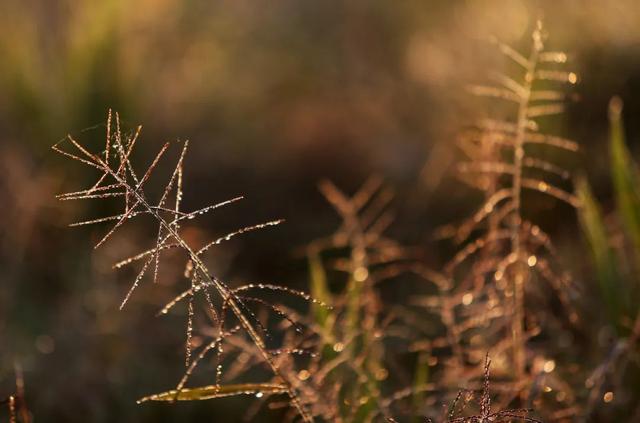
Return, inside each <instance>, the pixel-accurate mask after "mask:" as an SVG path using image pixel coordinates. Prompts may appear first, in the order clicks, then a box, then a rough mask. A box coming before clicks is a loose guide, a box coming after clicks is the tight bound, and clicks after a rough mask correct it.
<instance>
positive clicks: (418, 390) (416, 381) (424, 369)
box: [411, 351, 429, 423]
mask: <svg viewBox="0 0 640 423" xmlns="http://www.w3.org/2000/svg"><path fill="white" fill-rule="evenodd" d="M428 382H429V353H428V352H426V351H423V352H421V353H420V355H419V356H418V362H417V363H416V370H415V375H414V377H413V396H412V399H411V403H412V404H411V405H412V408H413V413H412V417H411V421H412V423H418V422H420V421H421V420H423V419H422V418H421V417H420V410H421V409H422V408H423V407H424V396H425V392H424V387H425V386H426V385H427V383H428Z"/></svg>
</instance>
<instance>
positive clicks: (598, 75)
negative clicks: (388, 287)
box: [0, 0, 640, 422]
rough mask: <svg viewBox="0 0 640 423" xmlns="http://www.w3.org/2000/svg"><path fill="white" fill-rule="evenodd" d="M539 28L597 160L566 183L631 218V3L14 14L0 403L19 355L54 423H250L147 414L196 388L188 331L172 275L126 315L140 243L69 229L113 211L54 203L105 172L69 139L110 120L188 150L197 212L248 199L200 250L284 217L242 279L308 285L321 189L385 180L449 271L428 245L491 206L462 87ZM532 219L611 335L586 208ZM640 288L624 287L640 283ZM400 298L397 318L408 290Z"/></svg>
mask: <svg viewBox="0 0 640 423" xmlns="http://www.w3.org/2000/svg"><path fill="white" fill-rule="evenodd" d="M540 12H542V14H543V15H544V18H545V21H546V26H547V28H548V31H549V33H550V35H551V36H550V39H549V42H550V44H551V46H552V47H553V48H554V49H562V50H566V51H567V52H568V53H569V57H570V65H571V66H573V68H574V69H575V71H576V72H577V73H578V74H579V75H580V79H579V83H578V84H577V86H576V87H575V89H574V96H573V97H574V100H575V101H573V102H572V103H571V104H570V106H569V109H568V113H567V114H566V115H565V116H564V117H563V118H562V119H558V120H556V121H554V125H557V128H556V130H557V131H558V132H560V133H562V134H563V135H566V136H569V137H571V138H574V139H575V140H576V141H578V142H579V143H580V144H581V145H582V146H583V151H582V153H581V155H580V160H579V161H576V160H573V161H574V163H567V166H569V167H573V168H574V169H577V170H581V171H582V172H583V173H585V175H586V177H587V178H588V180H589V182H590V184H591V190H592V195H594V196H595V197H596V198H597V202H598V203H599V204H600V205H599V207H600V210H601V212H600V214H603V215H605V216H606V215H607V214H609V213H610V212H611V211H612V210H614V209H615V208H616V207H615V204H616V200H615V198H616V197H615V194H614V190H613V187H612V184H611V180H610V175H611V173H612V172H611V170H610V162H609V154H608V151H609V143H608V142H607V140H608V137H609V135H608V134H609V128H608V122H607V104H608V102H609V99H610V98H611V97H612V96H614V95H618V96H620V97H621V98H622V100H623V101H624V103H625V108H624V112H623V115H624V117H625V124H626V125H625V126H626V128H625V130H626V143H627V145H628V148H629V151H630V153H629V154H630V155H631V156H632V157H637V149H638V145H637V144H638V134H639V133H640V123H639V122H640V121H638V120H637V119H635V116H637V115H638V113H639V112H640V95H639V93H640V25H638V22H640V4H638V2H637V1H635V0H617V1H615V2H611V1H604V0H595V1H589V2H584V1H577V0H561V1H545V0H540V1H532V2H530V1H524V0H520V1H518V0H492V1H489V0H482V1H438V0H430V1H427V0H407V1H403V2H391V1H379V0H370V1H360V0H354V1H342V2H340V1H332V0H328V1H293V0H282V1H278V2H268V3H262V2H255V1H248V0H236V1H224V0H222V1H216V2H211V1H203V0H188V1H186V0H183V1H178V0H142V1H138V2H128V1H123V0H104V1H100V2H98V1H86V0H74V1H70V0H67V1H65V0H40V1H35V0H4V1H3V2H2V3H1V4H0V63H1V66H0V93H1V95H0V170H1V175H2V177H1V178H0V205H1V207H0V216H1V217H2V218H1V219H0V267H1V268H2V272H0V388H6V389H7V390H8V389H9V386H10V385H11V384H12V383H13V376H12V369H13V362H14V360H19V361H20V362H21V363H22V365H23V367H24V369H25V378H26V384H27V391H28V400H29V404H30V407H31V409H32V411H33V412H34V414H35V415H36V416H37V417H38V416H42V417H41V420H43V421H57V420H59V421H115V420H118V421H143V420H145V421H155V422H159V421H179V420H180V419H185V418H196V417H207V416H209V417H210V416H212V415H214V414H213V413H216V414H217V415H223V414H222V413H225V414H224V415H225V416H226V417H225V421H235V420H234V419H240V418H241V416H242V413H243V409H244V404H243V400H242V399H229V400H222V401H218V402H215V403H210V402H209V403H208V402H203V403H198V404H180V405H179V406H171V405H151V406H136V404H135V399H136V398H138V397H140V396H142V395H144V394H147V393H150V392H157V391H160V390H163V389H165V388H166V387H167V386H170V385H171V384H172V383H174V382H175V381H176V379H177V378H178V377H179V375H180V373H181V364H182V359H181V356H180V351H181V348H182V342H183V337H182V329H181V328H182V326H181V325H182V320H180V319H178V318H175V319H172V318H170V317H169V318H165V319H163V320H165V321H160V320H159V319H156V318H155V317H154V314H155V311H156V308H157V305H158V304H160V303H161V302H162V299H165V298H167V297H168V296H169V294H168V293H169V292H170V291H171V284H172V283H173V281H172V280H171V275H168V276H167V277H166V278H165V279H166V280H163V281H162V283H161V284H160V287H158V288H157V289H149V287H147V289H145V291H144V295H140V296H139V298H136V300H135V301H134V303H133V304H132V306H131V307H130V309H129V310H128V311H125V312H118V311H117V306H118V304H119V302H120V301H121V298H122V295H123V293H124V292H125V291H126V289H127V280H128V279H127V278H126V277H127V276H128V275H123V274H118V273H114V272H112V271H111V269H110V264H111V263H112V261H113V259H114V258H115V257H119V256H121V255H122V254H121V252H122V251H131V250H132V249H133V246H132V244H133V243H136V241H138V244H139V243H140V242H143V240H144V239H146V238H145V237H146V234H145V233H144V231H142V230H140V231H139V233H135V232H134V236H133V239H119V240H116V241H114V242H113V243H112V244H110V246H108V247H106V249H105V250H103V251H102V252H98V253H93V252H92V251H91V245H92V244H91V242H92V240H95V239H96V237H98V236H99V235H98V234H99V232H97V231H95V230H90V229H87V230H70V229H67V228H66V227H65V226H66V224H67V223H69V222H71V221H72V220H73V219H74V217H78V216H86V215H87V214H91V213H94V214H95V215H100V214H101V213H100V212H99V211H97V210H90V209H86V208H87V207H96V206H85V205H82V204H74V205H73V206H72V205H70V204H63V205H60V204H57V203H56V202H55V201H54V198H53V196H54V194H55V193H58V192H61V191H63V189H64V188H78V187H84V186H85V185H87V183H88V181H89V180H90V178H92V177H93V176H94V175H93V174H91V173H90V171H84V170H82V171H80V170H78V169H77V168H73V169H71V168H67V166H66V164H65V163H66V162H65V161H63V160H61V159H60V158H58V157H56V156H55V155H54V154H52V153H51V151H50V149H49V147H50V146H51V145H52V144H54V143H55V142H56V141H57V140H59V139H60V138H62V137H64V136H65V134H66V133H67V132H71V133H74V134H79V136H80V137H82V138H83V139H85V140H92V142H95V144H94V145H96V146H98V145H100V142H101V140H102V139H103V130H104V126H100V125H99V124H100V123H101V122H104V120H105V118H106V112H107V109H108V108H110V107H111V108H114V109H115V110H118V111H119V112H120V113H121V115H122V116H123V118H124V120H125V123H126V124H127V125H128V126H130V127H133V126H135V125H137V124H138V123H141V124H143V125H144V129H143V140H144V142H143V143H142V144H141V148H142V149H146V150H147V153H148V155H151V154H152V153H151V151H155V150H157V148H158V146H160V145H161V143H162V142H164V141H166V140H172V139H176V138H181V139H185V138H188V139H190V140H191V141H192V155H191V156H190V157H189V158H188V162H187V172H186V192H185V194H186V202H187V206H189V205H190V206H191V207H189V208H195V207H197V206H201V205H204V204H208V203H209V202H212V201H220V200H223V199H226V198H229V197H232V196H235V195H237V194H244V195H246V197H247V199H246V200H245V201H244V202H243V204H242V205H241V206H239V207H236V208H235V209H234V210H233V211H221V212H220V213H217V214H215V215H214V216H212V217H211V218H210V219H209V220H208V221H207V223H205V224H203V226H202V228H204V229H202V230H203V231H205V230H206V231H208V232H207V233H194V234H193V236H195V237H198V236H202V237H204V236H209V235H216V234H220V233H224V232H226V231H228V230H230V229H233V228H235V227H238V226H241V225H242V224H246V223H247V222H253V221H254V220H256V219H258V220H260V219H263V218H265V219H266V218H276V217H283V218H285V219H287V224H286V225H284V226H283V227H281V228H278V229H277V230H270V231H265V232H262V233H260V234H259V235H251V236H249V237H246V238H244V239H243V240H242V241H238V242H236V243H233V244H230V247H229V248H227V249H225V250H223V251H222V252H221V254H219V255H218V257H217V259H216V263H215V266H214V268H216V269H217V270H218V271H219V272H220V273H221V274H224V275H226V276H227V277H230V278H231V279H232V280H233V279H240V280H255V279H257V278H260V279H262V280H274V281H278V282H279V283H282V284H285V285H289V286H294V287H297V288H304V289H306V288H307V281H308V275H307V264H306V262H305V260H304V259H303V258H299V257H296V255H295V254H294V250H295V249H296V247H299V246H301V245H304V244H305V243H307V242H309V241H310V240H312V239H314V238H317V237H318V236H320V235H322V234H326V233H329V232H330V231H331V229H332V228H333V227H334V226H335V224H336V218H335V216H334V215H333V213H332V212H331V210H329V209H328V207H326V206H325V205H324V203H323V200H322V197H321V196H320V194H319V193H318V191H317V189H316V184H317V181H318V180H319V179H320V178H324V177H326V178H330V179H332V180H334V181H335V182H336V183H337V184H338V185H339V186H341V187H343V188H344V189H345V190H347V191H351V192H353V191H354V190H355V189H356V188H357V187H358V186H359V185H360V184H361V183H362V181H364V180H365V179H366V177H367V176H369V175H371V174H379V175H381V176H383V177H384V178H385V179H386V180H387V181H388V183H389V184H390V185H393V186H395V187H396V189H397V192H398V199H397V201H396V206H397V209H398V219H397V222H396V224H395V225H394V227H393V230H392V232H393V233H394V236H395V237H396V238H397V239H401V240H403V241H404V242H405V243H407V244H410V245H419V246H420V247H421V248H422V249H423V254H424V257H425V261H426V262H427V264H429V265H430V266H432V267H433V268H436V269H437V268H439V267H440V266H442V263H443V262H444V261H445V260H447V259H448V258H449V257H450V256H451V252H452V250H451V247H450V246H449V247H447V246H443V245H441V244H439V243H436V242H435V241H433V240H432V234H433V230H434V228H436V227H438V226H440V225H442V224H444V223H449V222H451V221H452V220H454V219H455V218H456V217H457V216H458V217H461V216H463V215H464V214H465V213H466V212H467V211H468V210H469V207H470V205H473V204H476V203H477V197H476V195H475V194H473V193H472V192H470V191H469V190H467V189H466V188H464V187H463V186H462V185H461V184H459V183H458V182H456V181H455V180H454V178H452V177H451V175H450V172H449V169H450V165H451V164H452V163H453V162H454V160H455V158H456V150H455V147H454V139H455V134H456V133H457V131H458V130H459V129H460V128H461V127H462V126H463V125H465V124H466V123H468V122H470V121H471V120H472V119H473V118H476V117H478V116H484V115H488V114H489V111H487V110H486V109H485V108H483V107H481V106H482V103H481V102H479V101H478V100H476V99H473V98H471V96H469V95H468V93H466V91H465V85H466V84H469V83H473V82H476V81H478V80H482V78H485V77H486V73H487V72H488V69H496V68H497V69H499V68H501V66H503V65H504V63H503V60H504V59H503V58H502V57H501V56H500V55H499V54H497V53H496V52H495V51H494V49H493V48H492V47H491V46H490V44H489V43H487V39H488V37H489V36H490V35H495V36H497V37H498V38H500V39H501V40H503V41H505V42H507V43H511V44H514V45H516V46H520V45H526V43H528V42H529V40H528V39H526V34H528V33H529V31H530V28H531V25H532V23H533V21H534V20H535V19H536V18H537V17H538V16H539V14H540ZM523 43H524V44H523ZM97 124H98V126H95V125H97ZM594 201H595V200H594ZM528 210H529V211H530V213H536V214H537V215H538V216H537V221H540V222H542V225H541V226H543V227H544V228H545V229H546V230H547V232H549V233H551V235H552V237H553V236H555V240H556V243H557V244H558V246H559V249H560V251H561V258H562V260H563V263H565V264H566V267H567V269H568V270H570V271H571V272H572V273H573V274H574V277H575V278H576V279H577V280H578V282H581V285H582V286H583V288H584V296H583V298H582V300H581V301H582V303H583V304H581V306H582V307H583V308H584V310H585V313H587V315H588V316H594V317H593V318H592V317H589V318H588V319H586V320H587V321H591V322H593V323H595V322H599V323H600V322H606V321H607V320H606V317H605V316H607V313H608V311H607V307H606V306H605V305H603V304H601V297H600V295H601V294H600V291H599V289H600V288H598V286H599V285H598V284H597V280H596V279H597V277H596V276H595V275H594V274H592V269H593V268H594V267H593V265H592V264H591V260H590V259H589V258H590V257H591V256H590V255H589V254H590V253H589V250H588V249H587V248H585V246H584V245H585V244H583V243H580V242H578V240H580V239H581V237H583V236H582V235H581V234H580V229H579V226H578V223H577V219H576V215H575V212H574V211H573V210H571V209H570V208H568V207H566V206H563V205H560V204H558V203H556V202H553V201H547V200H544V199H540V198H538V197H535V201H532V202H531V204H529V206H528ZM134 231H135V229H134ZM606 254H610V253H606ZM611 254H613V253H611ZM601 272H602V271H601ZM601 272H596V273H597V274H598V275H600V276H598V277H602V276H601ZM604 272H606V270H604ZM634 274H635V272H627V274H616V275H609V276H610V277H612V278H622V277H623V278H626V280H627V282H626V283H629V284H633V283H635V282H637V277H635V276H634ZM129 276H130V275H129ZM600 286H602V285H600ZM154 288H156V287H154ZM392 288H393V290H394V292H393V293H389V295H388V297H387V298H388V300H389V301H394V299H396V298H398V292H402V291H403V290H407V288H406V287H404V286H402V285H396V286H393V287H392ZM613 289H616V288H613ZM636 290H637V289H636ZM611 295H613V296H615V295H614V294H611ZM387 298H385V299H387ZM174 320H175V321H174ZM587 323H588V322H587ZM617 324H620V322H619V321H613V322H612V323H611V324H610V326H603V327H605V328H607V327H609V328H613V327H615V326H616V325H617ZM594 327H598V328H599V327H600V326H594ZM607 330H609V332H607ZM607 330H605V329H602V330H600V332H598V336H596V337H595V339H594V340H592V341H590V340H588V341H585V340H581V339H580V338H579V337H578V338H575V337H570V338H569V342H574V343H575V345H576V346H577V345H578V344H580V343H582V344H581V345H588V346H589V347H590V348H591V349H590V350H589V353H588V354H586V355H587V356H588V357H586V358H585V360H587V361H588V360H593V361H594V362H597V360H598V357H599V356H601V355H602V354H603V351H606V350H607V348H608V347H607V342H609V341H608V339H609V338H611V334H610V332H611V331H613V329H607ZM603 331H604V332H603ZM584 333H585V334H587V333H590V332H589V328H588V327H587V328H584ZM591 333H592V334H593V333H596V332H593V331H591ZM568 336H569V335H568ZM599 347H601V348H599ZM268 416H269V414H266V415H263V417H262V418H263V419H265V421H266V419H267V418H268ZM277 416H278V415H277V414H274V418H275V419H277V418H278V417H277ZM39 420H40V419H39Z"/></svg>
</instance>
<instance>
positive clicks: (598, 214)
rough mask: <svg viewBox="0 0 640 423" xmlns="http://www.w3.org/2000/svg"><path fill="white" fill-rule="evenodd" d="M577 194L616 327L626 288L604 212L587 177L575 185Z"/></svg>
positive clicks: (604, 295) (600, 282)
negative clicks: (606, 226) (618, 269)
mask: <svg viewBox="0 0 640 423" xmlns="http://www.w3.org/2000/svg"><path fill="white" fill-rule="evenodd" d="M576 194H577V195H578V198H579V199H580V203H581V206H580V208H579V209H578V218H579V220H580V226H581V228H582V232H583V234H584V237H585V239H586V241H587V244H588V245H589V250H590V252H591V258H592V261H593V265H594V266H595V271H596V277H597V279H598V287H599V289H600V293H601V294H602V298H603V299H604V301H605V304H606V308H607V312H608V315H609V318H610V319H611V323H612V324H613V325H614V326H617V325H618V324H619V323H620V313H621V311H622V310H621V303H622V301H621V299H622V298H623V295H624V294H623V290H622V289H621V287H623V286H624V285H623V284H622V280H621V279H620V278H619V275H618V272H617V262H616V257H615V254H614V252H613V250H612V249H611V246H610V245H609V239H608V235H607V231H606V228H605V224H604V220H603V217H602V211H601V210H600V206H599V205H598V203H597V201H596V199H595V198H594V197H593V194H592V192H591V188H590V187H589V183H588V182H587V180H586V179H585V178H584V177H582V178H579V179H578V180H577V182H576Z"/></svg>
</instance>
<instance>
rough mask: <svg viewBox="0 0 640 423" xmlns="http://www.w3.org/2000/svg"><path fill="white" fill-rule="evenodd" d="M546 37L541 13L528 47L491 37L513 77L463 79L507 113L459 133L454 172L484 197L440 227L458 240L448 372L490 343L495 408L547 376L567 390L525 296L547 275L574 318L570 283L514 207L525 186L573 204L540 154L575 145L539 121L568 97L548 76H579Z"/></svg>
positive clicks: (539, 233)
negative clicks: (536, 344) (459, 155)
mask: <svg viewBox="0 0 640 423" xmlns="http://www.w3.org/2000/svg"><path fill="white" fill-rule="evenodd" d="M545 41H546V33H545V31H544V28H543V26H542V23H541V21H538V22H537V23H536V26H535V28H534V30H533V32H532V37H531V47H530V50H529V52H528V54H526V55H524V54H521V53H519V52H518V51H517V50H515V49H513V48H511V47H510V46H507V45H505V44H502V43H501V42H499V41H497V40H494V42H495V44H496V45H497V46H498V49H499V50H500V52H501V53H502V54H503V55H504V56H505V57H506V58H507V59H508V61H509V62H510V63H513V66H514V67H517V68H518V70H519V72H518V75H519V77H518V78H515V77H512V76H510V75H508V74H506V73H493V74H491V75H490V77H491V80H492V81H493V82H494V83H493V84H492V85H478V86H473V87H471V88H470V90H471V92H472V93H473V94H476V95H479V96H484V97H490V98H493V99H497V100H496V101H498V102H503V103H504V106H505V108H504V113H505V117H504V118H502V117H501V118H492V119H484V120H481V121H479V122H477V123H476V124H475V125H473V127H472V128H471V129H469V130H467V131H465V132H464V133H463V134H462V135H461V137H460V140H459V145H460V149H461V150H462V152H463V153H464V155H465V156H466V160H465V161H463V162H461V163H460V164H459V165H458V167H457V170H458V173H459V175H460V177H461V179H462V180H463V181H464V182H466V183H468V184H469V185H471V186H473V187H474V188H477V189H479V190H481V191H482V192H483V195H484V202H483V204H482V205H481V206H480V208H479V209H478V210H477V211H476V212H475V213H474V214H473V215H472V216H471V217H470V218H469V219H467V220H465V221H464V222H462V223H461V224H459V225H456V226H450V227H447V228H445V229H444V230H443V231H442V234H444V235H446V236H449V237H451V238H453V239H454V240H455V241H456V242H457V243H459V244H460V245H462V248H461V249H460V250H459V252H458V253H457V254H456V255H455V256H454V258H453V259H452V260H451V261H450V262H449V263H448V264H447V265H446V267H445V274H446V275H447V276H448V277H449V278H450V279H451V280H452V281H455V283H453V284H452V285H453V286H454V288H453V289H452V290H451V291H450V292H447V293H446V294H444V296H443V298H441V299H440V301H439V305H440V307H441V310H442V316H443V323H444V325H445V327H446V329H447V334H448V335H447V338H448V341H449V344H450V346H451V349H452V351H453V360H449V361H448V364H447V367H448V373H449V379H450V380H456V381H459V380H460V379H461V378H462V380H470V379H472V378H477V377H478V376H479V375H478V373H477V372H474V371H473V370H470V369H468V365H467V364H468V363H472V364H473V363H478V362H479V361H480V360H481V357H482V356H484V354H485V353H486V351H487V350H489V349H490V351H491V354H492V355H493V356H494V357H497V359H498V362H499V363H500V367H501V370H502V371H504V372H507V373H510V374H511V375H512V377H511V378H510V379H511V380H510V381H507V382H506V388H505V392H506V393H505V395H503V396H502V405H501V408H504V407H505V406H506V405H508V404H509V403H510V402H512V401H513V400H514V399H516V398H519V399H520V400H519V401H520V403H522V402H531V401H533V398H532V395H534V394H535V393H536V392H537V391H539V390H541V387H542V386H547V385H548V384H551V385H554V386H557V387H560V389H562V390H563V391H565V392H566V391H569V392H568V393H567V394H566V396H567V397H568V398H569V400H570V399H571V398H573V395H572V394H571V392H570V389H569V388H568V385H567V384H566V383H564V382H563V381H562V380H561V379H560V378H559V377H558V376H557V375H556V374H555V373H554V371H553V370H554V367H555V365H554V364H552V363H554V362H553V360H552V359H551V358H550V357H545V356H544V355H543V354H541V353H539V352H536V351H534V350H532V349H529V348H528V346H527V344H528V341H529V340H530V339H532V338H535V337H536V336H538V335H539V334H540V333H542V331H543V330H544V327H543V323H541V321H544V320H545V316H542V315H539V316H538V315H536V312H535V311H534V310H533V309H528V307H527V303H528V302H529V301H534V300H535V301H540V299H539V297H541V295H540V294H539V292H540V288H539V287H537V286H536V285H537V284H539V283H541V282H546V283H547V284H549V286H550V287H551V288H552V290H553V292H554V294H555V296H556V297H557V299H558V300H559V301H560V303H561V304H562V307H563V310H564V311H566V313H567V315H568V318H569V321H570V322H572V323H575V322H576V320H577V314H576V312H575V311H574V308H573V306H572V304H571V301H570V299H569V293H570V292H573V291H574V290H575V288H574V287H573V286H572V283H571V279H570V278H569V277H568V275H567V274H566V272H564V271H561V270H560V271H559V270H557V267H558V266H557V265H556V264H555V259H554V258H555V256H556V254H555V250H554V247H553V244H552V242H551V240H550V238H549V236H547V234H545V232H544V231H543V230H542V229H541V228H540V227H539V226H537V225H536V224H535V223H533V222H531V221H530V220H529V219H528V218H527V217H526V210H525V209H524V208H523V206H522V198H523V195H524V194H525V192H527V191H534V192H537V193H541V194H543V195H548V196H551V197H553V198H555V199H558V200H561V201H563V202H566V203H568V204H569V205H571V206H573V207H577V206H578V199H577V198H576V197H575V196H574V195H573V194H571V193H570V192H568V191H566V190H565V189H563V188H562V186H561V185H560V184H561V183H563V181H566V180H567V179H568V178H569V177H570V173H569V172H568V171H567V170H565V169H564V168H563V167H562V166H560V165H557V164H554V163H553V162H551V161H549V160H548V159H547V158H546V157H545V156H548V152H550V150H548V148H549V149H557V150H564V151H568V152H569V153H574V152H575V151H577V150H578V146H577V144H576V143H575V142H573V141H571V140H569V139H565V138H562V137H558V136H556V135H551V134H547V133H545V132H544V131H543V128H544V125H543V123H542V122H541V118H544V117H546V116H551V115H556V114H558V113H560V112H562V111H563V109H564V103H565V101H566V98H567V96H566V95H565V94H564V93H563V92H562V91H561V90H558V89H556V88H555V87H554V85H555V84H557V83H570V84H573V83H575V82H576V81H577V76H576V74H574V73H573V72H566V71H564V70H562V69H560V68H559V67H560V66H561V65H562V64H564V62H566V59H567V55H566V54H565V53H562V52H557V51H548V50H546V49H545ZM528 297H531V300H526V298H528ZM543 304H544V303H543ZM543 309H544V308H543ZM548 370H550V371H548ZM543 381H544V382H543ZM534 396H535V395H534Z"/></svg>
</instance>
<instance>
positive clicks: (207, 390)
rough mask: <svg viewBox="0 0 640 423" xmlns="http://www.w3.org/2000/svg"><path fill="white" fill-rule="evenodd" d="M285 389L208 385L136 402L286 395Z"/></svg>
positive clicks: (270, 385)
mask: <svg viewBox="0 0 640 423" xmlns="http://www.w3.org/2000/svg"><path fill="white" fill-rule="evenodd" d="M286 393H287V387H286V386H285V385H279V384H274V383H242V384H236V385H209V386H201V387H199V388H185V389H182V390H181V391H180V392H177V391H176V390H175V389H173V390H171V391H166V392H161V393H159V394H154V395H149V396H147V397H144V398H141V399H139V400H138V404H140V403H143V402H147V401H168V402H173V401H203V400H209V399H214V398H224V397H230V396H235V395H256V394H263V395H274V394H286Z"/></svg>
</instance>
